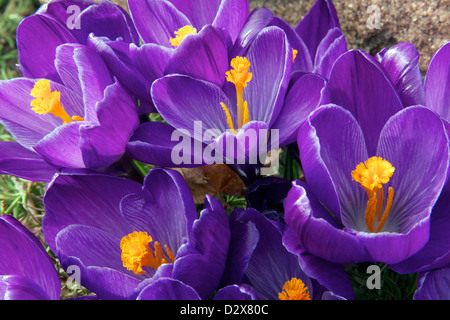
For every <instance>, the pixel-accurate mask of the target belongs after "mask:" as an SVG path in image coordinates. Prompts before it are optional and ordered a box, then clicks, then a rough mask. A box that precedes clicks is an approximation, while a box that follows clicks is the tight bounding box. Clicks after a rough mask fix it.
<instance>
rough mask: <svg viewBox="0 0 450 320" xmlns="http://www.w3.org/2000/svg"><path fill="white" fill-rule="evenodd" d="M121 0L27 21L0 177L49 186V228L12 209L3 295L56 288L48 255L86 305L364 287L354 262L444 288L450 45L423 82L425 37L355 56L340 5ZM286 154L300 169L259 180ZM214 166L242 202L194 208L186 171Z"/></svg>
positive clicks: (3, 246)
mask: <svg viewBox="0 0 450 320" xmlns="http://www.w3.org/2000/svg"><path fill="white" fill-rule="evenodd" d="M74 8H75V9H76V10H75V9H74ZM127 9H128V10H125V9H124V8H122V7H120V6H118V5H116V4H113V3H112V2H109V1H106V0H103V1H101V2H95V1H93V0H51V1H49V2H47V3H45V4H44V5H42V6H41V7H40V8H39V10H38V11H37V12H36V13H35V14H33V15H31V16H29V17H27V18H25V19H24V20H23V21H22V22H21V23H20V25H19V27H18V29H17V48H18V58H19V59H18V60H19V61H18V65H17V67H18V70H19V71H20V72H21V77H19V78H14V79H11V80H1V81H0V124H1V125H3V126H4V128H5V129H6V130H7V131H8V132H9V133H10V134H11V136H12V137H13V139H14V141H2V142H0V173H1V174H5V175H12V176H15V177H18V178H21V179H25V180H29V181H38V182H42V183H45V184H46V188H45V194H44V197H43V206H44V209H45V214H44V216H43V219H42V234H43V238H44V240H45V241H44V243H43V244H44V246H43V244H42V243H41V242H40V241H39V240H38V238H36V236H35V235H34V234H32V233H31V232H30V231H29V230H28V229H27V227H25V226H24V225H22V223H21V222H20V221H19V220H18V219H16V218H14V217H12V216H10V215H4V216H1V217H0V297H1V298H2V299H38V300H43V299H52V300H58V299H60V294H61V284H60V280H59V277H58V273H57V270H56V269H55V265H54V262H53V260H52V259H51V258H50V256H49V254H48V252H47V251H46V249H45V248H48V251H51V253H52V255H53V256H54V259H56V260H57V261H58V263H59V265H60V266H61V267H62V268H63V269H64V270H65V271H66V272H67V273H69V270H71V271H73V270H76V272H77V276H78V278H77V279H78V280H79V282H80V284H81V285H82V286H83V287H85V288H86V289H87V290H88V291H89V293H90V295H88V296H85V297H81V298H89V299H102V300H110V299H111V300H112V299H124V300H135V299H138V300H207V299H209V300H261V299H267V300H276V299H281V300H352V299H355V298H356V296H355V291H354V284H353V283H352V281H351V278H350V275H349V272H348V266H350V265H355V264H374V265H381V264H382V265H384V266H385V267H387V268H389V269H391V270H392V271H393V272H396V273H399V274H417V289H416V292H415V294H414V298H415V299H450V286H449V283H450V271H449V270H450V269H449V268H450V232H449V227H450V216H449V215H448V210H450V189H449V184H448V183H447V180H448V175H449V162H450V147H449V128H450V124H449V121H450V106H449V105H448V103H449V98H450V96H449V93H450V79H449V78H450V42H448V43H446V44H444V45H443V46H442V47H441V48H440V49H439V50H438V51H437V52H436V53H435V54H434V55H433V57H432V59H431V62H430V64H429V66H428V70H427V73H426V75H425V80H423V75H422V74H421V71H420V69H419V65H418V61H419V58H420V57H419V53H418V51H417V50H416V49H415V47H414V44H412V43H406V42H405V43H399V44H396V45H394V46H392V47H390V48H386V49H383V50H381V51H380V52H379V53H377V54H376V55H375V56H372V55H370V54H369V53H367V52H365V51H363V50H358V49H351V50H349V49H348V48H347V42H346V39H345V36H344V34H343V32H342V30H341V27H340V24H339V19H338V16H337V12H336V9H335V7H334V6H333V4H332V2H331V1H330V0H317V1H316V2H315V4H314V5H313V6H312V7H311V9H310V11H309V12H308V13H307V14H306V15H305V16H304V17H303V18H302V19H301V20H300V21H299V23H298V25H297V26H296V27H295V28H293V27H292V26H290V25H289V24H288V23H287V22H286V21H284V20H283V19H281V18H279V17H276V16H275V15H274V14H273V13H272V12H271V11H270V10H268V9H266V8H257V9H254V10H253V11H251V12H250V11H249V3H248V0H195V1H194V0H192V1H191V0H128V7H127ZM71 10H75V11H71ZM71 12H75V14H72V13H71ZM154 115H157V116H159V117H160V119H161V121H155V120H153V119H154V117H153V116H154ZM292 150H294V153H295V150H296V151H297V154H296V157H294V161H297V162H296V167H299V168H301V172H302V175H298V174H297V176H295V177H294V178H293V179H291V180H288V179H285V178H282V177H281V176H277V174H276V173H275V174H274V173H273V172H272V173H271V174H267V173H266V171H265V169H267V168H268V167H269V168H272V169H274V167H275V171H276V170H277V169H279V168H278V166H281V165H278V166H277V165H276V163H278V162H277V157H278V156H279V154H280V152H288V151H289V152H292ZM295 159H296V160H295ZM137 164H145V165H148V166H145V168H151V169H149V170H147V171H146V172H145V175H143V174H142V172H137V171H136V165H137ZM213 164H223V165H226V166H227V167H228V168H230V169H231V172H233V173H235V174H236V175H237V176H238V177H239V179H241V180H242V181H243V183H244V184H245V193H244V195H245V200H246V205H245V206H243V207H242V206H239V207H238V206H236V207H232V208H230V207H229V205H228V206H227V205H226V204H225V203H224V202H223V198H222V197H220V196H218V197H216V196H215V195H210V194H206V195H205V197H204V201H203V204H202V206H201V208H199V205H198V204H196V203H195V202H194V198H193V195H192V190H191V189H190V185H189V184H188V183H187V181H186V179H185V177H184V176H183V175H182V173H181V172H183V169H186V168H189V169H193V168H199V167H200V168H201V167H205V166H208V165H213ZM143 167H144V166H143ZM288 170H290V168H288Z"/></svg>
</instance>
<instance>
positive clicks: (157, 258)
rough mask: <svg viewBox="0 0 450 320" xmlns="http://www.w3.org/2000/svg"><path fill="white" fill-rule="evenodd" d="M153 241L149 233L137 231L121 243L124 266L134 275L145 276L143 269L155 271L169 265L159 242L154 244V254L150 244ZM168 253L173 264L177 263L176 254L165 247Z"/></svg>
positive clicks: (124, 238)
mask: <svg viewBox="0 0 450 320" xmlns="http://www.w3.org/2000/svg"><path fill="white" fill-rule="evenodd" d="M152 241H153V239H152V237H151V236H149V235H148V234H147V232H140V231H139V232H138V231H135V232H133V233H130V234H128V235H126V236H125V237H123V238H122V240H121V241H120V250H122V254H121V259H122V262H123V266H124V267H125V268H127V269H128V270H131V271H133V273H134V274H137V275H143V274H144V273H145V271H144V270H143V269H142V267H151V268H153V269H155V270H157V269H158V268H159V266H160V265H162V264H164V263H168V260H167V259H166V257H165V256H164V252H163V250H162V248H161V244H160V243H159V242H158V241H155V243H154V246H153V247H154V248H153V249H154V252H152V250H151V248H150V246H149V243H151V242H152ZM164 248H165V249H166V253H167V255H168V257H169V259H170V260H171V261H172V263H173V262H174V261H175V256H174V254H173V253H172V252H171V251H170V250H169V248H168V247H167V246H166V245H165V246H164Z"/></svg>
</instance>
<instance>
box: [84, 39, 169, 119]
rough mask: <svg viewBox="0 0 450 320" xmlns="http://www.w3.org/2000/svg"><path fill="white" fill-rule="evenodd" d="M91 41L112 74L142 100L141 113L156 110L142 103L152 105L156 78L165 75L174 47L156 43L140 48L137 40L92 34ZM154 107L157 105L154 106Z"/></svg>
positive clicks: (134, 95)
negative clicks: (171, 48) (109, 38)
mask: <svg viewBox="0 0 450 320" xmlns="http://www.w3.org/2000/svg"><path fill="white" fill-rule="evenodd" d="M89 43H90V44H91V45H92V46H94V47H95V49H96V50H97V52H98V53H99V54H100V55H101V57H102V58H103V60H104V61H105V63H106V65H107V66H108V68H109V69H110V70H111V72H112V74H113V75H114V76H115V77H116V78H117V79H118V80H119V82H120V83H121V84H122V85H123V86H124V87H125V88H126V89H127V90H128V91H129V92H130V94H131V95H132V96H133V97H136V98H137V99H140V100H141V108H140V109H139V112H140V113H146V111H148V112H150V111H151V112H153V111H155V110H145V111H144V110H141V109H142V104H143V103H147V104H152V102H151V97H150V88H151V84H152V83H153V81H155V80H156V79H158V78H160V77H162V76H163V75H164V69H165V67H166V65H167V63H168V61H169V58H170V55H171V52H172V51H171V50H170V49H167V48H166V47H164V46H160V45H156V44H153V43H149V44H143V45H142V46H140V47H137V46H136V45H135V44H134V43H131V44H128V43H125V42H123V41H109V40H107V39H103V38H99V37H90V38H89ZM152 108H153V109H154V107H153V106H152Z"/></svg>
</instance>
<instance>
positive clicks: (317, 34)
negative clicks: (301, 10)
mask: <svg viewBox="0 0 450 320" xmlns="http://www.w3.org/2000/svg"><path fill="white" fill-rule="evenodd" d="M334 27H339V19H338V16H337V13H336V9H335V7H334V5H333V3H332V2H331V1H329V0H319V1H316V2H315V3H314V5H313V6H312V7H311V8H310V9H309V11H308V13H307V14H306V15H305V16H304V17H303V19H302V20H301V21H300V22H299V23H298V25H297V27H296V28H295V31H297V33H298V34H299V35H300V37H301V38H302V39H303V41H304V42H305V43H306V45H307V46H308V48H309V51H310V53H311V57H315V56H316V51H317V48H318V46H319V44H320V42H321V41H322V39H323V38H324V37H325V36H326V34H327V33H328V31H329V30H330V29H332V28H334Z"/></svg>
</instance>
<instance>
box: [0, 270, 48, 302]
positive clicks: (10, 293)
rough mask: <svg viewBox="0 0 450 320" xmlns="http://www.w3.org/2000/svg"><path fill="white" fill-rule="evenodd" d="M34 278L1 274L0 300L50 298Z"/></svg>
mask: <svg viewBox="0 0 450 320" xmlns="http://www.w3.org/2000/svg"><path fill="white" fill-rule="evenodd" d="M49 299H50V298H49V296H48V295H47V293H45V291H44V290H43V289H42V288H41V287H40V286H39V285H38V284H37V283H36V282H34V281H33V280H32V279H29V278H26V277H22V276H19V275H12V276H11V275H7V276H0V300H49Z"/></svg>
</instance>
